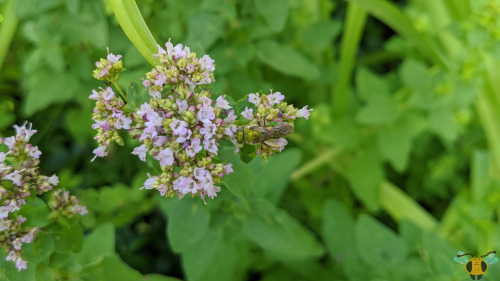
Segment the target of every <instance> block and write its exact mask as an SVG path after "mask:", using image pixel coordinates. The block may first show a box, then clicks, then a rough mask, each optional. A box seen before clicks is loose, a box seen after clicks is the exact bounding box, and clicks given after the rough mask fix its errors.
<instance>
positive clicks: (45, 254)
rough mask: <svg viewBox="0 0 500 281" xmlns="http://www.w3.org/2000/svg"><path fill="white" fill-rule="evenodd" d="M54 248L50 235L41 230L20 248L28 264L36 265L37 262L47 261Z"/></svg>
mask: <svg viewBox="0 0 500 281" xmlns="http://www.w3.org/2000/svg"><path fill="white" fill-rule="evenodd" d="M54 248H55V247H54V240H53V239H52V236H51V235H48V234H46V233H44V232H43V231H42V232H41V233H38V234H37V235H36V238H35V239H34V240H33V242H32V243H30V244H24V245H23V248H22V249H23V255H24V258H25V259H26V260H27V261H28V262H29V264H28V266H36V264H38V263H43V262H48V258H49V257H50V255H51V254H52V253H53V252H54Z"/></svg>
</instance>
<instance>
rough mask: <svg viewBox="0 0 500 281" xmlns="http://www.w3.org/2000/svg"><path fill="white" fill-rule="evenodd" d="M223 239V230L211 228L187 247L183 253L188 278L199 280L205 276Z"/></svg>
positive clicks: (183, 262) (183, 263)
mask: <svg viewBox="0 0 500 281" xmlns="http://www.w3.org/2000/svg"><path fill="white" fill-rule="evenodd" d="M221 239H222V234H221V231H216V230H210V231H209V232H206V233H205V235H203V237H201V239H200V240H199V241H198V242H197V243H195V244H193V245H191V247H189V248H187V249H185V251H184V252H183V253H182V265H183V267H184V271H185V273H186V276H187V279H188V280H197V279H200V278H202V277H203V276H204V274H205V272H206V271H207V270H208V267H209V266H210V264H211V263H212V261H213V259H214V257H215V253H216V249H217V247H219V243H221Z"/></svg>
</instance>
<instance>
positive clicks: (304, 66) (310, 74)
mask: <svg viewBox="0 0 500 281" xmlns="http://www.w3.org/2000/svg"><path fill="white" fill-rule="evenodd" d="M257 57H258V58H259V59H260V60H261V61H262V62H263V63H265V64H267V65H269V66H270V67H272V68H273V69H275V70H277V71H279V72H282V73H284V74H287V75H290V76H295V77H298V78H302V79H304V80H314V79H317V78H318V77H319V75H320V72H319V69H318V67H317V66H316V65H314V64H313V63H312V62H311V61H310V60H309V59H308V58H306V57H305V56H304V55H302V54H301V53H299V52H298V51H297V50H295V49H294V48H293V47H292V46H284V45H280V44H279V43H278V42H276V41H264V42H260V43H258V44H257Z"/></svg>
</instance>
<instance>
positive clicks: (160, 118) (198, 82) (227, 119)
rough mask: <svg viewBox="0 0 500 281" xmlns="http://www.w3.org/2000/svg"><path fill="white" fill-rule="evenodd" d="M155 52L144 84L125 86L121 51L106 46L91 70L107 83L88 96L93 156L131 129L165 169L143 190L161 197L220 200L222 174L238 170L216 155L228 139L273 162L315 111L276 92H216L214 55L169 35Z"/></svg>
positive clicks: (140, 150) (138, 150) (143, 153)
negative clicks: (231, 96) (238, 95)
mask: <svg viewBox="0 0 500 281" xmlns="http://www.w3.org/2000/svg"><path fill="white" fill-rule="evenodd" d="M153 57H154V58H155V59H156V60H155V61H157V62H158V64H157V65H156V66H155V67H154V68H153V69H152V70H151V71H150V72H148V73H146V74H145V77H144V78H143V79H142V85H143V86H144V88H143V89H142V90H141V89H140V88H139V89H138V87H137V85H134V84H133V83H132V86H131V87H130V88H129V89H128V90H127V91H126V92H123V91H122V90H121V89H120V87H119V86H118V83H117V79H118V77H119V75H120V73H121V72H122V71H124V68H123V63H122V61H121V58H122V56H121V55H114V54H113V53H109V50H108V55H107V58H106V59H104V58H102V59H100V61H98V62H96V66H97V68H96V69H95V70H94V71H93V76H94V78H96V79H97V80H102V81H104V83H105V85H104V87H102V88H99V89H98V90H93V92H92V95H90V96H89V98H90V99H93V100H96V106H95V108H94V112H93V115H92V119H93V120H94V124H93V125H92V127H93V128H94V129H95V130H96V131H97V135H96V136H95V139H96V140H97V142H98V144H99V147H98V148H96V149H95V150H94V154H95V157H94V159H95V158H96V157H104V156H106V155H107V151H106V149H107V147H108V146H109V145H110V144H111V143H113V142H115V143H117V144H119V145H123V139H122V138H121V137H120V135H119V133H118V130H126V131H127V132H128V133H129V134H130V136H131V137H132V138H135V139H138V140H139V142H140V143H141V145H140V146H137V147H135V148H134V150H133V152H132V154H134V155H137V156H138V157H139V159H140V160H141V161H146V157H151V158H153V159H155V160H156V161H158V164H159V166H160V170H161V174H159V175H151V174H150V173H148V179H147V180H146V181H145V182H144V185H143V187H142V188H144V189H154V190H158V191H159V192H160V194H161V195H162V196H167V197H171V196H174V195H177V196H178V197H179V198H182V197H183V196H185V195H191V196H200V197H201V198H202V199H203V200H204V201H205V196H208V197H210V198H214V197H215V196H217V192H219V191H220V190H221V188H220V186H219V184H220V182H221V181H222V178H223V177H224V175H227V174H229V173H232V172H233V168H232V165H233V163H224V162H223V161H221V160H220V159H218V157H217V152H218V151H219V147H220V146H221V145H223V142H226V143H229V144H231V143H232V144H233V145H234V146H235V152H238V151H240V148H241V147H247V146H252V147H254V149H243V150H241V151H240V152H241V153H240V155H241V157H242V159H248V160H246V161H247V162H248V161H249V160H251V159H252V158H253V157H255V156H260V157H262V158H264V159H266V160H267V159H268V158H269V157H270V156H272V155H273V154H274V153H275V152H277V151H281V150H283V149H284V148H285V146H286V144H287V141H286V139H285V138H284V137H285V136H287V135H288V134H289V133H291V132H292V131H293V129H294V121H295V119H296V118H306V119H307V118H308V117H309V111H310V110H309V109H307V106H305V107H303V108H302V109H300V110H299V109H297V108H295V107H294V106H293V105H288V104H287V103H286V102H284V101H283V100H284V99H285V97H284V95H282V94H281V93H280V92H274V93H273V91H272V90H271V92H270V93H269V94H267V95H266V94H262V93H252V94H249V95H247V96H245V97H244V98H243V99H242V100H240V101H238V102H236V103H235V102H232V103H230V101H229V100H228V99H226V95H218V97H217V98H214V97H213V96H212V93H211V91H210V89H209V88H208V87H207V86H208V85H210V84H212V83H213V82H215V79H214V76H213V72H214V70H215V61H214V60H213V59H211V58H210V56H209V55H204V56H203V57H201V58H199V57H197V54H196V53H195V52H192V51H191V50H190V48H189V47H185V46H183V45H182V44H177V45H175V46H174V45H173V44H172V43H171V42H170V40H169V41H168V42H167V43H166V44H165V48H162V47H161V46H158V53H156V54H154V55H153ZM108 85H109V86H108ZM111 85H113V86H114V88H115V90H116V91H117V92H118V94H116V93H115V91H114V90H113V89H112V88H111ZM243 106H244V108H243ZM94 159H93V160H94Z"/></svg>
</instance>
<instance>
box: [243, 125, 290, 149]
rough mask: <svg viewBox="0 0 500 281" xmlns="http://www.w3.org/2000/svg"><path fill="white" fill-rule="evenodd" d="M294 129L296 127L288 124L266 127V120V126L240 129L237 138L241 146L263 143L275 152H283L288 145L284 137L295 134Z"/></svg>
mask: <svg viewBox="0 0 500 281" xmlns="http://www.w3.org/2000/svg"><path fill="white" fill-rule="evenodd" d="M294 128H295V127H294V125H293V124H292V123H288V122H279V123H277V122H273V123H270V124H268V125H266V124H265V119H264V124H259V126H257V125H251V126H247V127H239V128H238V129H237V130H236V133H235V136H236V140H237V141H238V143H239V144H243V143H249V144H259V143H261V144H263V145H265V146H267V147H269V148H271V149H273V150H278V151H281V150H282V149H283V147H284V146H285V145H286V144H287V142H286V140H285V139H283V137H285V136H287V135H288V134H290V133H291V132H293V130H294Z"/></svg>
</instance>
